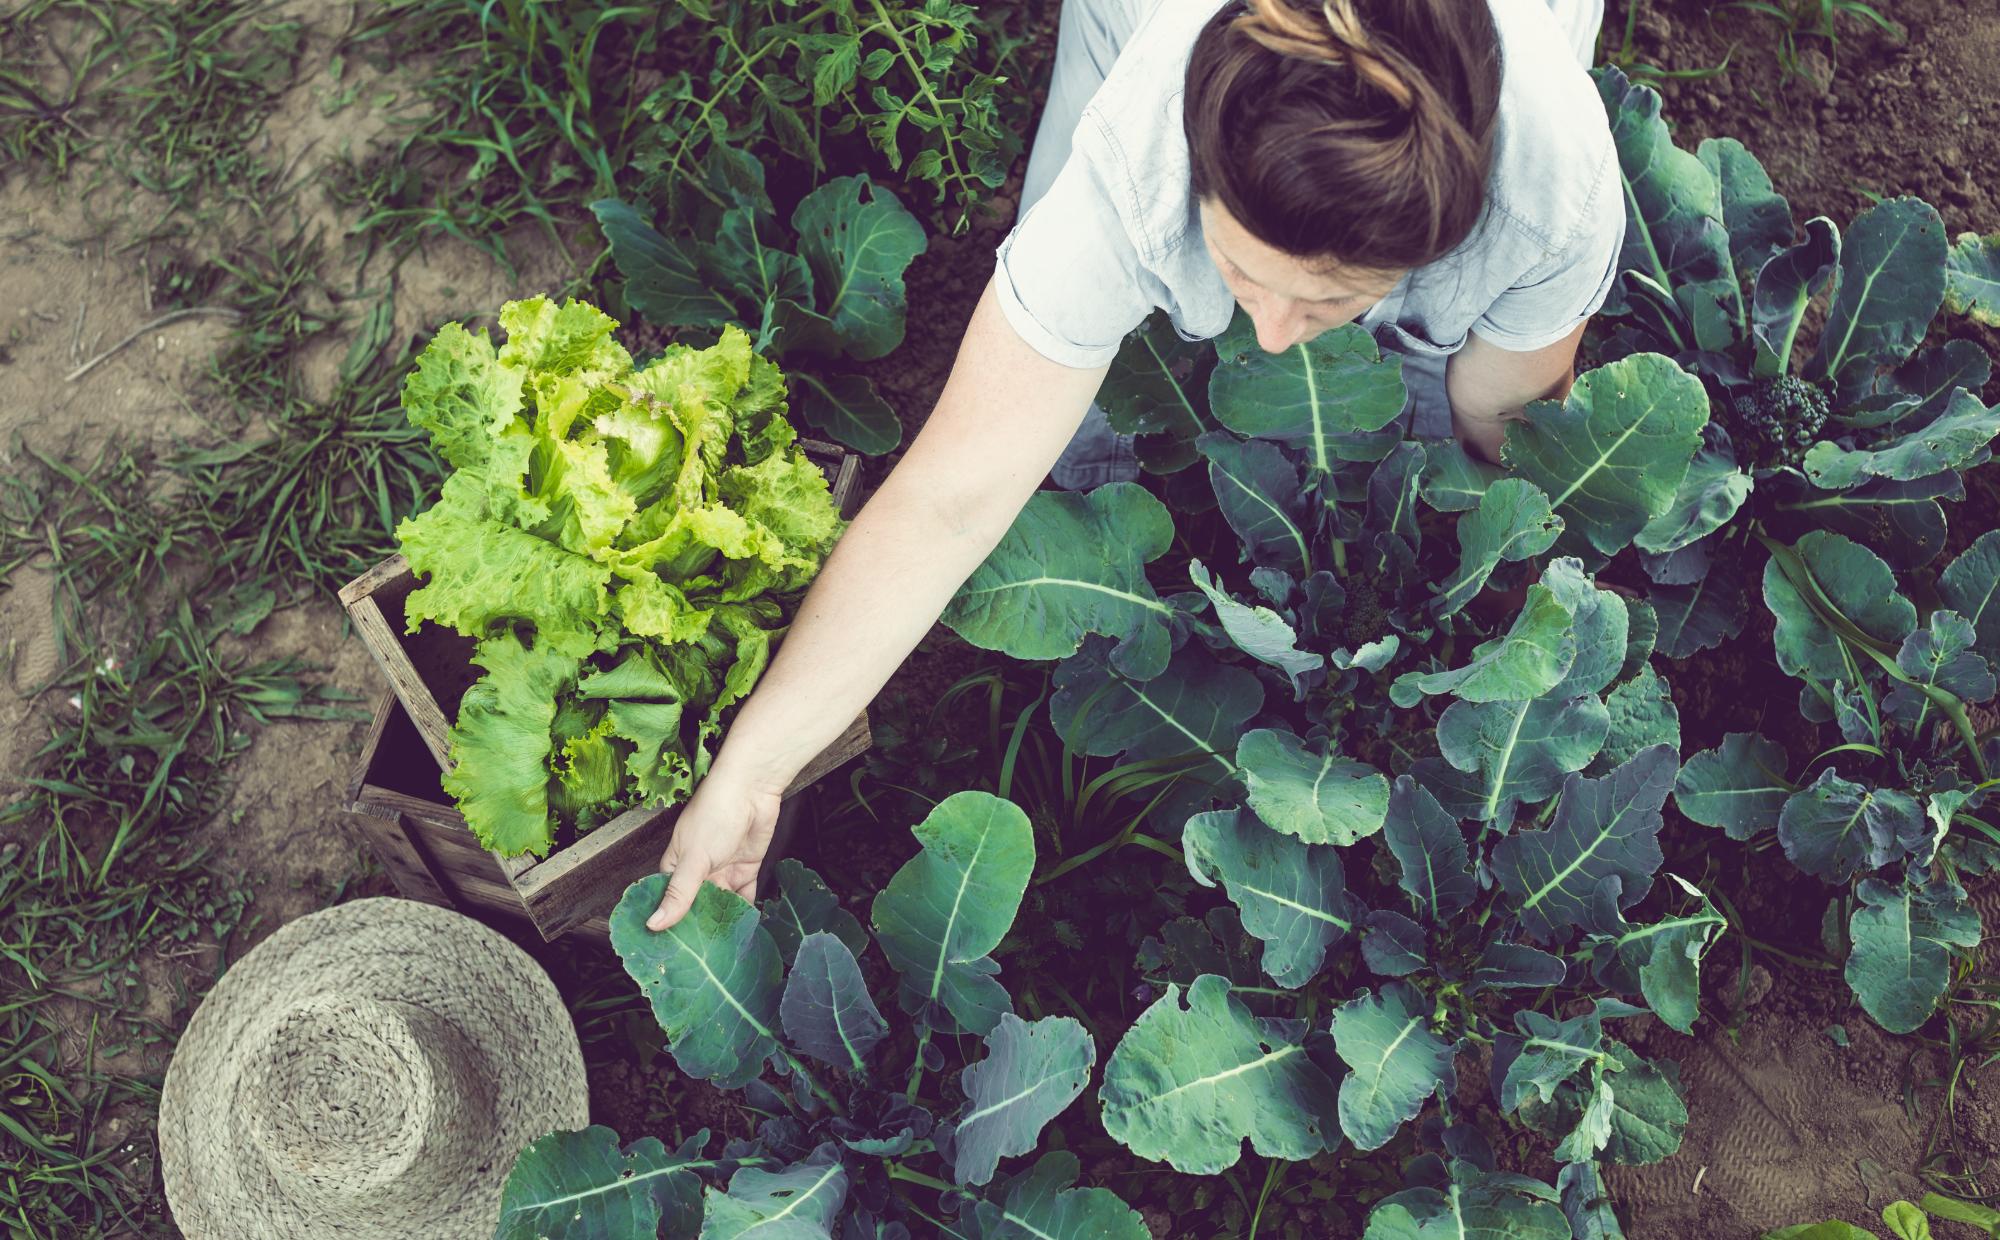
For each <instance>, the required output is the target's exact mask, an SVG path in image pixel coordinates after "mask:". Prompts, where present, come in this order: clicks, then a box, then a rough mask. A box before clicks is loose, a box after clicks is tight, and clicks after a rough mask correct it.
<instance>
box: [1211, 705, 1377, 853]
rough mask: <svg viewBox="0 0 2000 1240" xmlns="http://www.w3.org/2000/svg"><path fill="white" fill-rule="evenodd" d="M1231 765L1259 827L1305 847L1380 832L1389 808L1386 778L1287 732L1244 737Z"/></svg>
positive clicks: (1350, 841) (1265, 730)
mask: <svg viewBox="0 0 2000 1240" xmlns="http://www.w3.org/2000/svg"><path fill="white" fill-rule="evenodd" d="M1236 764H1237V766H1238V767H1240V768H1242V772H1243V780H1244V784H1245V786H1246V787H1247V788H1248V789H1249V797H1248V800H1249V803H1250V808H1251V809H1253V810H1255V811H1256V813H1257V817H1258V818H1260V819H1262V820H1263V822H1264V825H1265V826H1268V827H1270V828H1271V829H1272V830H1274V831H1282V832H1284V833H1285V834H1287V835H1292V836H1296V837H1298V838H1299V839H1301V840H1304V841H1305V842H1306V843H1308V844H1340V845H1347V844H1353V843H1356V842H1358V841H1360V840H1362V839H1365V838H1367V837H1368V836H1370V835H1373V834H1375V832H1377V831H1379V830H1380V829H1381V828H1382V820H1383V818H1384V816H1385V815H1386V814H1387V813H1388V810H1389V780H1388V777H1387V776H1385V775H1383V774H1382V773H1381V772H1380V771H1377V770H1376V769H1375V768H1373V767H1371V766H1368V765H1366V764H1365V763H1361V762H1350V761H1347V760H1345V759H1343V758H1341V757H1340V756H1339V754H1338V753H1337V752H1336V751H1335V750H1334V749H1333V748H1332V747H1331V746H1330V745H1329V746H1328V747H1327V748H1326V749H1325V750H1324V751H1323V752H1320V753H1313V752H1311V751H1309V750H1308V749H1307V748H1306V746H1305V742H1304V741H1301V740H1300V739H1299V738H1298V737H1296V736H1293V735H1292V734H1291V733H1290V732H1283V731H1276V730H1273V729H1268V728H1259V729H1257V730H1256V731H1253V732H1246V733H1244V735H1243V740H1242V741H1241V743H1239V744H1238V745H1237V747H1236Z"/></svg>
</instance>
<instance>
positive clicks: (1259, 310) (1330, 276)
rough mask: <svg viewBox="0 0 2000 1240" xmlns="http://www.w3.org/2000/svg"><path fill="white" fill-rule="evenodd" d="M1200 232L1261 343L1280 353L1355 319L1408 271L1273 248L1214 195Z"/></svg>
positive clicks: (1205, 204) (1205, 201)
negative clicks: (1317, 259) (1331, 262)
mask: <svg viewBox="0 0 2000 1240" xmlns="http://www.w3.org/2000/svg"><path fill="white" fill-rule="evenodd" d="M1201 233H1202V239H1203V240H1204V241H1205V242H1206V243H1207V245H1208V255H1209V257H1210V258H1212V259H1214V260H1215V266H1216V269H1217V270H1218V271H1220V272H1222V279H1223V282H1224V283H1225V284H1227V285H1228V286H1229V291H1230V292H1231V293H1232V294H1234V295H1235V297H1236V302H1237V304H1238V305H1240V306H1242V307H1243V310H1244V312H1245V313H1246V314H1248V315H1249V316H1250V320H1251V322H1253V323H1255V324H1256V326H1257V343H1258V344H1259V345H1260V346H1262V347H1263V349H1264V350H1265V351H1266V352H1268V353H1282V352H1284V351H1285V350H1286V349H1289V348H1291V347H1292V346H1294V345H1297V344H1301V343H1303V342H1305V341H1307V340H1311V339H1312V338H1313V337H1314V336H1317V335H1319V334H1320V333H1321V332H1328V331H1332V330H1333V329H1334V328H1336V327H1339V326H1342V325H1343V324H1346V323H1352V322H1353V321H1354V320H1355V319H1357V318H1359V317H1360V316H1361V314H1362V312H1363V311H1365V310H1367V309H1368V307H1370V306H1372V305H1374V304H1375V303H1376V302H1378V301H1380V300H1381V299H1382V298H1383V297H1384V296H1385V295H1387V294H1388V292H1389V290H1390V289H1393V288H1395V287H1396V282H1397V281H1398V280H1401V279H1402V278H1403V274H1404V273H1403V272H1401V271H1371V270H1364V269H1360V268H1344V267H1329V266H1326V265H1324V264H1320V263H1308V262H1306V261H1305V260H1303V259H1299V258H1296V257H1294V256H1292V255H1290V254H1286V253H1284V252H1283V251H1282V250H1275V249H1272V248H1271V247H1270V246H1268V245H1265V244H1264V243H1263V242H1262V241H1259V240H1257V238H1255V237H1253V236H1251V235H1250V234H1249V232H1247V231H1246V230H1245V229H1244V228H1243V226H1242V225H1241V224H1238V223H1237V222H1236V218H1235V217H1234V216H1232V215H1231V214H1229V210H1228V208H1226V207H1224V206H1223V205H1222V204H1221V203H1219V202H1217V201H1215V200H1214V199H1212V198H1205V199H1203V200H1202V201H1201Z"/></svg>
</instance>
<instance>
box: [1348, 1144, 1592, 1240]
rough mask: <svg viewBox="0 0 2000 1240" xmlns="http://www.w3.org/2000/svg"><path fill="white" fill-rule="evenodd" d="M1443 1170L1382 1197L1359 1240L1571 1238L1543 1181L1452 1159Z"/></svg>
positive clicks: (1549, 1239)
mask: <svg viewBox="0 0 2000 1240" xmlns="http://www.w3.org/2000/svg"><path fill="white" fill-rule="evenodd" d="M1448 1175H1449V1177H1450V1178H1449V1179H1448V1180H1444V1181H1443V1182H1442V1183H1441V1184H1440V1185H1438V1186H1436V1187H1433V1186H1430V1185H1424V1186H1421V1187H1417V1188H1406V1189H1404V1190H1403V1191H1402V1192H1399V1193H1395V1194H1393V1195H1391V1196H1388V1197H1384V1198H1383V1199H1382V1201H1381V1202H1380V1203H1379V1204H1378V1205H1376V1207H1375V1209H1374V1212H1373V1213H1371V1214H1369V1216H1368V1230H1367V1231H1366V1232H1364V1233H1362V1237H1361V1240H1570V1235H1571V1233H1570V1230H1569V1223H1568V1222H1567V1221H1565V1220H1564V1218H1563V1213H1562V1210H1561V1209H1560V1208H1558V1206H1557V1205H1556V1194H1555V1191H1554V1190H1553V1189H1550V1188H1549V1187H1548V1186H1547V1185H1545V1184H1541V1183H1538V1182H1536V1181H1534V1180H1530V1179H1528V1178H1527V1177H1526V1176H1520V1175H1509V1174H1506V1173H1503V1172H1493V1171H1482V1170H1480V1169H1479V1168H1478V1167H1476V1166H1474V1165H1473V1164H1471V1163H1469V1162H1464V1161H1462V1160H1456V1159H1454V1160H1453V1161H1452V1163H1451V1166H1450V1168H1449V1171H1448ZM1440 1179H1443V1177H1440Z"/></svg>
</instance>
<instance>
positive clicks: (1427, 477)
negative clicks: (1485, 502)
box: [1418, 439, 1504, 512]
mask: <svg viewBox="0 0 2000 1240" xmlns="http://www.w3.org/2000/svg"><path fill="white" fill-rule="evenodd" d="M1502 477H1504V475H1503V474H1502V473H1501V471H1500V470H1499V469H1498V468H1496V467H1495V466H1492V465H1488V464H1487V463H1486V462H1484V461H1475V460H1473V459H1472V457H1471V455H1470V454H1468V453H1467V452H1466V450H1465V449H1464V448H1463V447H1462V446H1460V444H1459V442H1458V440H1456V439H1433V440H1427V441H1425V442H1424V469H1423V473H1422V474H1421V475H1420V476H1419V479H1418V489H1419V490H1420V491H1421V493H1422V494H1423V497H1424V502H1425V503H1426V504H1429V505H1430V506H1431V507H1433V508H1435V509H1437V510H1438V511H1439V512H1465V511H1467V510H1468V509H1472V508H1477V507H1478V506H1479V499H1480V497H1481V496H1482V495H1485V494H1486V488H1487V487H1489V486H1492V485H1493V483H1494V482H1496V481H1497V480H1499V479H1500V478H1502Z"/></svg>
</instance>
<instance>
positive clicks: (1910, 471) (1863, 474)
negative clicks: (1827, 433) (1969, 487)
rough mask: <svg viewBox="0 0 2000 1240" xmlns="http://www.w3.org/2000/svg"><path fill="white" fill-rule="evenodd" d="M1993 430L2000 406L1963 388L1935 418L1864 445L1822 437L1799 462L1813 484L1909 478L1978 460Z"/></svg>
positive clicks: (1987, 452) (1997, 429)
mask: <svg viewBox="0 0 2000 1240" xmlns="http://www.w3.org/2000/svg"><path fill="white" fill-rule="evenodd" d="M1995 435H2000V410H1994V409H1989V408H1987V407H1986V406H1985V405H1984V404H1983V403H1981V401H1980V399H1979V398H1978V397H1977V396H1974V395H1973V394H1972V393H1970V392H1968V391H1965V390H1964V389H1963V388H1961V389H1959V390H1958V391H1956V392H1954V393H1953V394H1952V397H1951V403H1950V404H1949V405H1947V406H1946V407H1945V411H1944V413H1943V414H1942V415H1940V416H1939V417H1938V418H1937V419H1936V420H1935V421H1932V422H1928V423H1925V424H1924V425H1922V426H1919V427H1917V428H1915V429H1914V430H1911V431H1909V432H1908V433H1906V434H1904V435H1902V436H1901V437H1900V438H1897V439H1893V440H1889V441H1887V442H1885V443H1883V444H1881V445H1879V446H1877V447H1874V448H1868V449H1847V448H1843V447H1841V446H1840V445H1839V444H1836V443H1833V442H1832V441H1830V440H1821V441H1820V442H1819V443H1816V444H1814V445H1813V446H1812V448H1811V449H1810V450H1808V451H1807V452H1806V455H1805V460H1804V462H1803V464H1804V466H1805V471H1806V475H1807V476H1808V477H1810V478H1811V479H1812V480H1813V482H1814V484H1815V485H1817V486H1821V487H1826V488H1828V489H1832V490H1838V489H1839V488H1841V487H1850V486H1853V485H1854V484H1856V483H1858V482H1860V481H1861V480H1862V479H1864V478H1892V479H1895V480H1897V481H1901V482H1910V481H1914V480H1916V479H1919V478H1928V477H1930V476H1931V475H1932V474H1936V473H1940V472H1942V471H1944V470H1948V469H1963V468H1965V467H1966V466H1968V465H1977V464H1980V463H1981V462H1983V461H1985V460H1986V459H1988V457H1990V456H1991V455H1992V451H1991V448H1990V445H1991V444H1992V442H1993V437H1994V436H1995Z"/></svg>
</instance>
